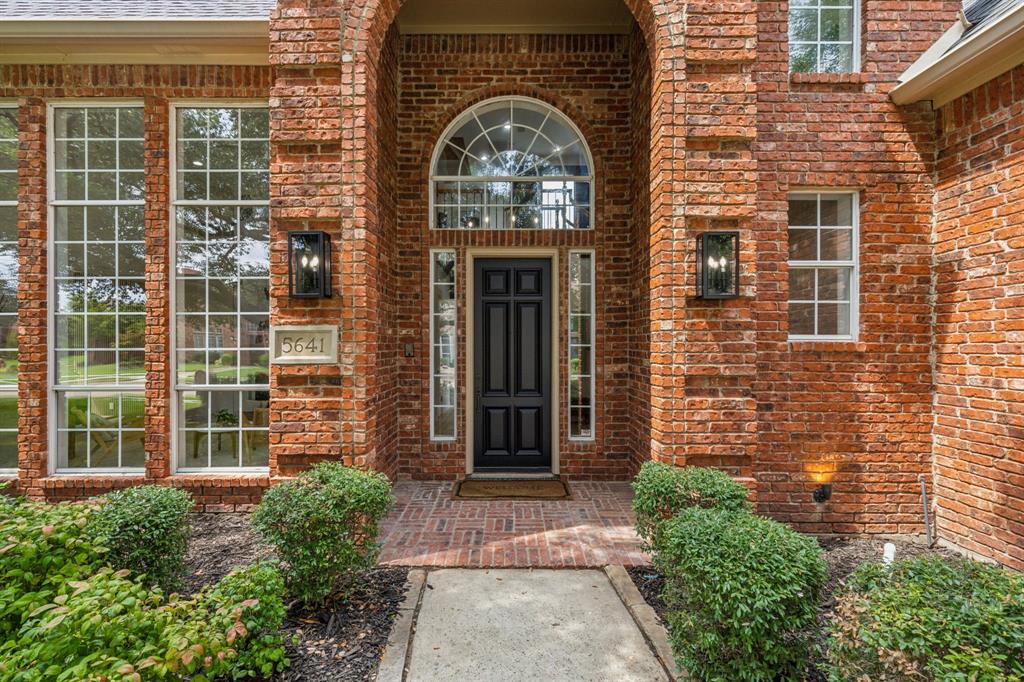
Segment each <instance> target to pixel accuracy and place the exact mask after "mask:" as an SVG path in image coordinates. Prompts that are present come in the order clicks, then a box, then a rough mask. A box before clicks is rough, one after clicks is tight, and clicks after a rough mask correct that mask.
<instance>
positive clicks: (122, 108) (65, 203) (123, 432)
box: [47, 102, 145, 473]
mask: <svg viewBox="0 0 1024 682" xmlns="http://www.w3.org/2000/svg"><path fill="white" fill-rule="evenodd" d="M76 111H77V112H79V113H80V115H81V117H82V134H81V135H80V136H76V135H67V134H65V135H58V134H57V132H58V125H57V123H58V122H59V121H60V120H61V116H62V115H64V116H68V115H73V113H74V112H76ZM103 111H108V112H109V111H113V112H114V126H115V127H114V135H113V136H109V135H106V136H96V137H91V136H90V128H91V127H92V125H93V124H92V122H91V117H92V115H93V114H94V113H97V112H103ZM49 112H50V125H49V126H48V135H47V137H48V143H49V146H50V158H51V160H52V163H51V164H50V168H51V171H50V180H51V182H49V183H48V184H49V190H48V194H49V205H50V218H51V219H50V225H51V226H53V229H51V230H50V231H49V233H50V237H49V244H50V249H51V257H50V261H51V262H52V263H54V268H53V269H51V274H50V276H49V280H50V287H51V300H53V301H55V302H56V303H57V304H56V305H54V306H52V308H51V310H52V311H53V312H51V317H50V329H51V330H52V331H51V334H52V335H53V343H52V349H53V350H52V351H51V353H52V355H51V367H52V368H53V369H52V370H51V384H52V391H53V397H54V406H55V409H54V413H55V414H56V415H57V421H56V424H55V426H56V428H54V429H52V430H51V434H52V436H51V437H52V438H53V439H54V441H55V442H54V449H53V451H54V452H56V466H55V468H54V469H55V471H56V472H57V473H73V472H78V471H90V472H93V473H102V472H113V473H123V472H137V471H142V470H143V468H144V465H145V442H144V436H145V434H144V431H143V429H142V427H141V425H139V426H138V427H125V425H124V417H125V414H124V409H123V406H124V403H125V400H126V399H128V400H134V401H137V403H138V405H140V406H141V405H143V404H144V400H145V394H144V391H143V390H138V389H142V388H144V383H145V376H144V373H143V375H142V376H141V379H135V380H134V381H128V382H121V381H120V378H121V376H120V375H121V364H120V363H121V357H122V355H121V354H122V353H130V352H140V351H143V352H144V346H142V347H140V346H134V347H127V348H122V347H121V346H120V338H119V337H120V328H121V320H122V317H123V318H125V319H133V318H134V317H138V315H137V314H136V313H135V312H127V311H126V312H124V313H122V312H121V311H120V305H121V301H120V298H119V295H118V294H115V296H114V311H113V313H111V312H109V311H107V312H93V311H89V310H88V305H89V301H90V295H89V291H90V282H93V281H106V280H112V281H113V282H114V286H115V291H117V290H118V289H119V282H120V280H125V281H142V282H144V281H145V256H144V253H143V258H142V275H141V277H138V276H126V277H120V278H119V276H118V275H119V273H120V268H121V267H122V263H121V258H120V248H121V246H122V245H123V246H139V247H140V248H142V245H143V242H142V240H141V239H121V238H120V235H121V234H122V233H123V232H124V229H123V223H122V217H123V216H122V210H123V209H128V213H126V214H125V215H128V214H130V213H131V212H132V211H131V209H132V208H133V207H138V210H139V211H140V212H141V210H142V207H143V206H144V205H145V196H144V190H145V186H144V181H145V168H144V160H143V156H142V151H143V147H142V145H144V131H143V126H144V110H143V107H142V105H141V104H137V103H127V104H126V103H114V102H89V103H74V104H72V103H69V104H56V105H52V106H51V107H50V109H49ZM126 117H130V119H136V120H135V126H136V127H137V135H135V136H128V135H127V132H128V131H127V130H126V128H128V127H129V125H130V124H131V120H130V119H129V120H128V121H126ZM64 120H65V121H67V120H68V119H67V118H65V119H64ZM122 132H124V133H125V134H124V135H122ZM61 142H65V143H66V142H81V143H82V154H83V163H82V164H81V165H74V166H69V165H68V163H67V162H68V158H67V153H66V149H67V148H68V147H67V145H65V153H64V154H63V155H62V154H61V150H60V149H59V148H58V147H59V143H61ZM93 142H113V143H114V150H115V151H114V159H113V167H109V166H108V167H105V168H95V169H94V168H93V167H92V164H91V163H90V159H91V156H92V151H91V147H92V144H91V143H93ZM122 143H133V144H134V145H136V147H135V148H136V150H137V155H138V159H137V162H138V163H137V165H136V166H131V165H126V164H124V163H123V160H124V159H123V156H122V153H121V151H122ZM72 173H80V174H82V177H83V182H82V192H83V193H82V196H78V197H75V196H68V195H67V186H66V185H65V184H64V183H63V182H58V179H59V178H66V177H69V176H70V174H72ZM104 174H105V175H113V178H114V187H115V191H114V197H113V198H111V197H99V198H97V197H92V191H91V190H92V185H91V184H90V182H89V178H90V177H91V176H92V175H96V176H97V177H99V176H101V175H104ZM122 178H124V179H125V180H126V182H129V184H127V185H126V184H125V183H123V182H122ZM126 186H127V187H128V188H129V190H130V191H127V190H125V188H126ZM133 188H134V189H133ZM75 208H81V209H82V213H83V216H84V214H85V213H88V211H89V209H90V208H96V209H100V208H113V215H114V224H113V235H114V238H113V239H110V240H103V241H92V242H89V241H88V236H87V232H86V230H87V229H88V228H87V225H86V222H85V221H86V220H87V218H85V217H83V234H82V239H81V240H69V239H63V240H58V239H57V238H56V237H57V236H58V235H57V234H56V225H57V221H56V217H57V216H58V214H59V213H60V212H61V211H65V210H66V211H70V210H72V209H75ZM139 227H140V228H141V225H139ZM88 244H92V245H94V246H97V245H98V246H102V245H107V246H109V245H114V246H115V255H114V258H113V262H114V275H113V276H110V275H105V276H100V277H91V276H90V271H89V256H88V247H87V245H88ZM69 245H82V261H81V262H82V267H81V273H82V275H81V276H74V277H72V276H60V277H58V276H56V275H55V274H54V270H56V269H57V265H58V264H59V263H58V260H57V259H56V258H55V257H54V256H55V255H56V254H58V253H59V247H61V246H63V247H65V248H66V247H68V246H69ZM73 281H77V282H80V283H81V286H82V290H83V296H84V301H83V309H82V310H81V311H79V312H74V313H64V312H58V311H57V308H58V305H59V300H58V297H57V292H58V290H59V287H58V283H60V282H73ZM140 305H141V307H142V311H143V313H142V315H141V317H142V325H143V329H144V327H145V288H144V287H143V291H142V301H141V303H140ZM61 315H64V316H69V317H70V316H78V317H81V322H82V337H83V346H82V348H74V349H72V348H65V347H62V346H61V345H59V344H58V341H60V335H59V334H58V333H57V332H58V324H57V323H58V318H59V316H61ZM101 315H106V316H111V315H112V316H113V317H114V329H115V333H114V338H113V339H112V344H113V345H112V346H111V347H107V348H100V349H93V350H90V346H89V345H88V340H89V334H90V325H91V322H90V318H91V317H98V316H101ZM143 343H144V342H143ZM111 351H113V353H114V356H113V357H114V364H113V368H114V370H113V371H114V374H113V381H104V382H90V381H89V368H90V367H91V366H92V363H91V361H90V359H89V354H90V352H107V353H109V352H111ZM67 352H80V353H82V357H83V363H82V381H81V382H80V383H74V382H71V383H62V382H61V377H60V374H59V367H60V364H59V362H58V359H59V358H60V354H61V353H67ZM101 366H102V365H101ZM127 376H131V375H130V374H129V375H127ZM133 389H136V390H133ZM69 396H71V397H69ZM78 397H84V398H85V399H86V403H87V405H88V407H87V410H86V412H85V414H84V416H85V418H86V424H85V428H84V429H83V428H70V427H67V425H66V424H63V422H62V421H61V420H62V419H65V418H66V416H67V413H68V409H69V400H72V399H77V398H78ZM99 400H107V401H110V400H113V401H115V403H116V405H117V409H116V414H114V415H102V414H97V413H96V412H95V411H94V410H93V404H94V402H97V401H99ZM139 416H140V417H141V414H140V415H139ZM111 418H113V419H114V422H113V423H111V424H109V425H107V426H105V427H101V428H94V427H93V424H94V422H95V420H97V419H99V420H107V419H111ZM72 433H85V434H86V441H85V446H86V459H85V461H86V466H85V467H79V466H74V467H72V466H69V461H70V453H69V452H68V451H67V450H66V449H65V447H63V446H65V445H67V444H68V443H69V442H70V441H69V440H67V438H68V437H69V436H68V434H72ZM94 433H96V434H103V433H105V434H113V437H114V438H116V443H117V463H116V466H101V467H94V466H93V465H92V464H93V460H94V457H93V446H94V444H96V443H95V439H94V438H93V434H94ZM62 436H64V438H63V439H62ZM126 436H131V437H134V438H137V439H138V442H137V443H136V446H137V452H139V453H141V457H142V461H141V462H139V463H138V464H136V463H132V464H130V465H126V464H125V461H124V455H125V447H124V446H125V438H126ZM106 444H107V445H108V446H109V441H107V443H106Z"/></svg>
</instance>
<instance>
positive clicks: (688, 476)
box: [633, 462, 754, 543]
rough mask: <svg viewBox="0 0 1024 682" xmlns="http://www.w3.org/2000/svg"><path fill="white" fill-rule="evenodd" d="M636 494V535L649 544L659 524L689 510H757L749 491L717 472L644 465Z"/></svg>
mask: <svg viewBox="0 0 1024 682" xmlns="http://www.w3.org/2000/svg"><path fill="white" fill-rule="evenodd" d="M633 491H634V493H635V494H634V496H633V512H634V513H635V514H636V532H637V534H638V535H639V536H640V537H641V538H643V539H644V540H645V541H646V542H647V543H650V542H652V541H653V539H654V532H655V529H656V528H657V527H658V524H660V523H662V522H663V521H665V520H666V519H670V518H672V517H673V516H674V515H675V514H676V513H677V512H679V511H681V510H683V509H687V508H689V507H705V508H712V507H717V508H720V509H726V510H729V511H753V508H754V506H753V504H751V502H750V499H749V497H748V495H749V493H748V491H747V489H746V488H745V487H743V485H741V484H739V483H737V482H736V481H734V480H733V479H732V478H731V477H730V476H729V475H728V474H726V473H725V472H724V471H719V470H718V469H707V468H703V467H676V466H672V465H671V464H665V463H664V462H645V463H644V465H643V466H642V467H640V473H639V474H637V477H636V478H635V479H633Z"/></svg>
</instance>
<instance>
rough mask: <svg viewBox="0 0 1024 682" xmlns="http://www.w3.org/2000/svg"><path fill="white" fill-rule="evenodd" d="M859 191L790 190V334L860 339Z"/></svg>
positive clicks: (817, 337)
mask: <svg viewBox="0 0 1024 682" xmlns="http://www.w3.org/2000/svg"><path fill="white" fill-rule="evenodd" d="M858 218H859V216H858V194H857V193H856V192H795V193H792V194H790V195H789V338H790V339H794V340H801V339H809V340H815V339H826V340H829V339H835V340H855V339H856V338H857V331H858V329H857V327H858V323H857V319H858V293H859V281H858V280H859V277H860V273H859V254H858V245H859V235H858V223H859V219H858Z"/></svg>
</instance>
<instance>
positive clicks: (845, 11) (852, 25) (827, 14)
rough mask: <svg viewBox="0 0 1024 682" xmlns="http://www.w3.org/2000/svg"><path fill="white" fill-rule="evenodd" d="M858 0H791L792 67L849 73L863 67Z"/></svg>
mask: <svg viewBox="0 0 1024 682" xmlns="http://www.w3.org/2000/svg"><path fill="white" fill-rule="evenodd" d="M858 11H859V9H858V1H857V0H791V2H790V3H789V70H790V71H791V72H794V73H845V72H850V71H858V70H859V69H860V63H859V62H860V52H859V46H858V42H859V37H858V31H859V28H858V23H859V22H858V16H857V15H858Z"/></svg>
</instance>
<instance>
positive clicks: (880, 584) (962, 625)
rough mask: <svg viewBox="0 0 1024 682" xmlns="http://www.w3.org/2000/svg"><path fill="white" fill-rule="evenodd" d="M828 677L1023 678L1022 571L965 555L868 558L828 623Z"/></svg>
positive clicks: (838, 680)
mask: <svg viewBox="0 0 1024 682" xmlns="http://www.w3.org/2000/svg"><path fill="white" fill-rule="evenodd" d="M829 631H830V638H829V643H828V666H829V679H830V680H832V681H833V682H847V681H849V682H854V681H860V680H872V681H876V680H877V681H879V682H888V681H892V682H895V681H897V680H965V681H966V680H979V681H981V680H993V681H995V680H1009V681H1013V680H1016V681H1018V682H1019V681H1020V680H1024V576H1021V575H1020V574H1018V573H1011V572H1010V571H1007V570H1005V569H1002V568H999V567H997V566H992V565H989V564H983V563H980V562H977V561H970V560H965V559H955V560H945V559H941V558H937V557H925V558H916V559H909V560H907V561H898V562H896V563H893V564H891V565H888V566H886V565H883V564H865V565H863V566H861V567H859V568H858V569H857V570H856V571H854V572H853V574H851V576H850V577H849V578H848V579H847V583H846V590H845V591H844V593H843V594H841V595H840V597H839V599H838V603H837V606H836V609H835V612H834V615H833V617H832V620H831V622H830V624H829Z"/></svg>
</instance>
